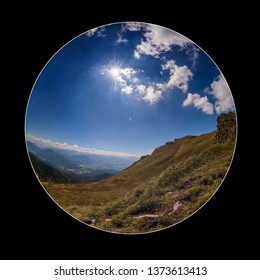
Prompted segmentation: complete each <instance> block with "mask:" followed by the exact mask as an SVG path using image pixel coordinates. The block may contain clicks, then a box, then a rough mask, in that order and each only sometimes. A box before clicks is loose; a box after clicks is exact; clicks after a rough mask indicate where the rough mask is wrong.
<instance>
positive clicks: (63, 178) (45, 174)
mask: <svg viewBox="0 0 260 280" xmlns="http://www.w3.org/2000/svg"><path fill="white" fill-rule="evenodd" d="M29 156H30V159H31V162H32V165H33V168H34V170H35V172H36V174H37V176H38V178H39V180H40V181H43V182H53V183H73V182H76V180H75V179H73V178H72V177H70V176H69V175H68V174H66V173H64V172H61V171H59V170H57V169H55V168H53V167H51V166H49V165H48V164H46V163H44V162H42V161H41V160H40V159H39V158H38V157H37V156H35V155H34V154H33V153H29Z"/></svg>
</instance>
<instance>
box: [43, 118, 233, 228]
mask: <svg viewBox="0 0 260 280" xmlns="http://www.w3.org/2000/svg"><path fill="white" fill-rule="evenodd" d="M225 120H227V121H225ZM230 120H232V121H230ZM223 131H225V133H224V137H219V135H222V134H223V133H222V132H223ZM235 131H236V120H235V114H234V113H229V114H225V115H221V116H219V118H218V130H217V132H211V133H207V134H203V135H200V136H186V137H183V138H180V139H175V140H174V141H172V142H167V143H166V144H165V145H163V146H161V147H159V148H157V149H155V150H154V152H153V153H152V154H151V155H147V156H144V157H142V158H141V159H140V160H139V161H137V162H135V163H134V164H133V165H132V166H130V167H128V168H127V169H125V170H124V171H122V172H121V173H119V174H117V175H115V176H113V177H110V178H108V179H105V180H102V181H98V182H92V183H81V184H67V185H65V184H61V185H57V184H52V183H44V187H45V188H46V190H47V191H48V192H49V194H50V195H51V196H52V197H53V198H54V199H55V200H56V201H57V203H58V204H59V205H60V206H61V207H62V208H64V209H65V210H66V211H67V212H69V213H70V214H71V215H73V216H75V217H76V218H78V219H79V220H82V221H84V222H85V223H88V224H91V225H93V226H95V227H97V228H102V229H105V230H109V231H113V232H122V233H141V232H149V231H153V230H158V229H161V228H165V227H168V226H171V225H173V224H176V223H177V222H179V221H182V220H183V219H185V218H187V217H188V216H190V215H191V214H193V213H194V212H195V211H196V210H197V209H199V208H200V207H201V206H202V205H203V204H205V202H207V201H208V199H209V198H210V197H211V196H212V195H213V194H214V192H215V191H216V190H217V188H218V187H219V185H220V184H221V182H222V180H223V178H224V177H225V174H226V172H227V170H228V167H229V165H230V162H231V159H232V155H233V151H234V145H235V137H234V135H235V134H234V132H235ZM220 132H221V133H222V134H221V133H220Z"/></svg>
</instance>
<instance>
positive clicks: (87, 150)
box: [26, 135, 136, 157]
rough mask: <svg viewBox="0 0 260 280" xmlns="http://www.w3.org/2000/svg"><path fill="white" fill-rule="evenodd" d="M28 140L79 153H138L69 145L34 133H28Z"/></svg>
mask: <svg viewBox="0 0 260 280" xmlns="http://www.w3.org/2000/svg"><path fill="white" fill-rule="evenodd" d="M26 140H28V141H30V142H32V143H35V144H36V145H38V146H39V147H52V148H56V149H61V150H70V151H75V152H79V153H86V154H95V155H106V156H119V157H136V155H134V154H131V153H123V152H115V151H105V150H98V149H95V148H87V147H79V146H78V145H76V144H74V145H69V144H67V143H66V142H65V143H63V144H61V143H59V142H54V141H51V140H49V139H43V138H38V137H35V136H33V135H26ZM65 144H66V145H65Z"/></svg>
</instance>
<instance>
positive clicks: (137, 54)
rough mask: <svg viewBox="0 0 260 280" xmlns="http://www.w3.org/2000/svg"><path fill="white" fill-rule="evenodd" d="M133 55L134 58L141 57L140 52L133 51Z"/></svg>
mask: <svg viewBox="0 0 260 280" xmlns="http://www.w3.org/2000/svg"><path fill="white" fill-rule="evenodd" d="M134 57H135V58H136V59H140V58H141V54H140V53H139V52H138V51H136V50H135V51H134Z"/></svg>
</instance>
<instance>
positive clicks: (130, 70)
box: [118, 67, 138, 79]
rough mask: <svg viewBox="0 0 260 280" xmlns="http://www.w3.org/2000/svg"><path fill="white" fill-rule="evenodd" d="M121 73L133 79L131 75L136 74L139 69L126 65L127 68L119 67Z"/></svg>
mask: <svg viewBox="0 0 260 280" xmlns="http://www.w3.org/2000/svg"><path fill="white" fill-rule="evenodd" d="M118 72H119V74H122V75H124V76H125V77H126V78H127V79H131V77H132V76H133V75H134V74H136V73H137V72H138V71H137V70H135V69H133V68H130V67H126V68H120V69H118Z"/></svg>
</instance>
